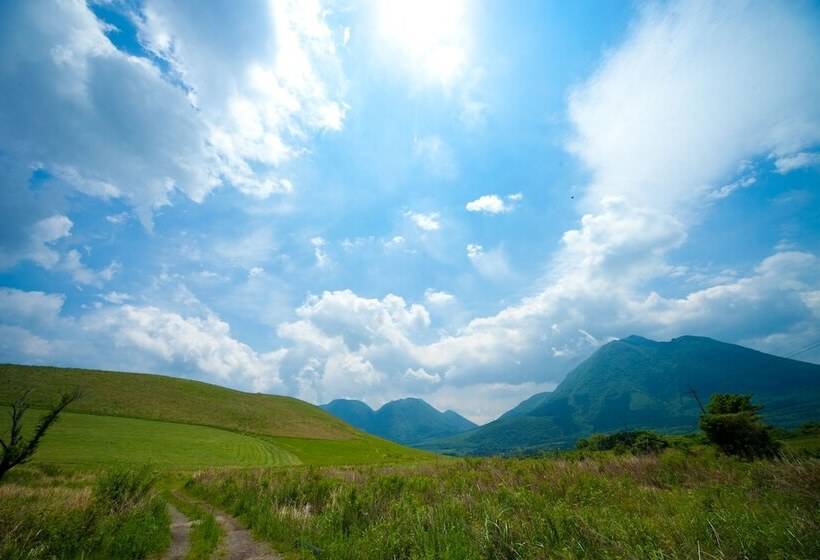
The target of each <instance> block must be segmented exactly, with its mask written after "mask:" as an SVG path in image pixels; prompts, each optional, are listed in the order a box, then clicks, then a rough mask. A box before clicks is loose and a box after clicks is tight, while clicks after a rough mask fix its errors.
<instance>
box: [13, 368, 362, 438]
mask: <svg viewBox="0 0 820 560" xmlns="http://www.w3.org/2000/svg"><path fill="white" fill-rule="evenodd" d="M74 388H79V389H80V390H81V391H82V392H83V398H82V399H80V400H78V401H77V402H75V403H72V404H71V406H69V408H68V410H69V411H70V412H85V413H90V414H100V415H104V416H126V417H131V418H146V419H150V420H165V421H169V422H180V423H186V424H199V425H202V426H214V427H217V428H223V429H228V430H235V431H239V432H248V433H254V434H261V435H267V436H291V437H304V438H320V439H348V438H352V437H357V436H358V435H359V434H360V433H359V432H358V431H357V430H356V429H355V428H353V427H352V426H350V425H348V424H345V423H344V422H342V421H341V420H339V419H337V418H335V417H334V416H331V415H330V414H328V413H326V412H325V411H323V410H322V409H320V408H319V407H317V406H313V405H311V404H308V403H306V402H304V401H300V400H299V399H294V398H291V397H280V396H272V395H262V394H253V393H244V392H242V391H235V390H233V389H227V388H225V387H219V386H217V385H209V384H207V383H202V382H199V381H191V380H188V379H179V378H176V377H166V376H164V375H151V374H144V373H121V372H110V371H96V370H86V369H70V368H55V367H41V366H21V365H9V364H3V365H0V404H11V403H12V402H13V401H14V400H15V399H16V398H17V397H18V396H19V395H20V394H22V393H23V392H24V391H26V390H31V397H30V402H31V405H32V406H34V407H39V408H45V407H47V406H49V405H50V404H51V403H53V402H54V401H56V400H57V399H58V398H59V396H60V394H62V393H64V392H66V391H71V390H73V389H74Z"/></svg>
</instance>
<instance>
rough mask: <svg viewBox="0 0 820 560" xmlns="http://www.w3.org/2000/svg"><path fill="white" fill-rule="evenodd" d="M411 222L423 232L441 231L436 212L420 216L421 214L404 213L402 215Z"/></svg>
mask: <svg viewBox="0 0 820 560" xmlns="http://www.w3.org/2000/svg"><path fill="white" fill-rule="evenodd" d="M404 215H405V216H407V217H408V218H410V221H412V222H413V223H414V224H415V225H416V227H417V228H419V229H420V230H423V231H438V230H439V229H441V221H440V217H439V214H438V212H431V213H429V214H422V213H421V212H410V211H408V212H405V214H404Z"/></svg>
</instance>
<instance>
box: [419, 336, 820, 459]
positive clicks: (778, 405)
mask: <svg viewBox="0 0 820 560" xmlns="http://www.w3.org/2000/svg"><path fill="white" fill-rule="evenodd" d="M693 391H694V393H695V394H697V395H698V396H699V398H700V399H701V400H702V401H703V402H704V403H705V402H706V401H708V399H709V396H710V395H711V394H713V393H751V394H752V395H753V397H754V400H755V402H758V403H760V404H763V405H764V407H765V408H764V409H763V415H764V417H766V419H767V420H768V421H769V422H771V423H773V424H777V425H782V426H793V425H796V424H799V423H801V422H805V421H808V420H817V419H818V418H820V366H818V365H816V364H809V363H806V362H800V361H797V360H790V359H786V358H780V357H777V356H772V355H770V354H765V353H763V352H758V351H756V350H751V349H749V348H744V347H742V346H737V345H735V344H727V343H724V342H719V341H717V340H713V339H710V338H705V337H696V336H682V337H680V338H676V339H673V340H671V341H669V342H656V341H654V340H649V339H646V338H642V337H639V336H630V337H628V338H625V339H622V340H617V341H614V342H610V343H609V344H606V345H604V346H602V347H601V348H599V349H598V350H597V351H596V352H595V353H594V354H593V355H592V356H590V357H589V358H588V359H587V360H586V361H584V362H583V363H581V364H580V365H578V366H577V367H576V368H575V369H574V370H572V371H571V372H570V373H569V374H568V375H567V377H566V378H565V379H564V381H562V382H561V384H560V385H559V386H558V387H557V388H556V389H555V391H553V392H551V393H541V394H539V395H535V396H533V397H531V398H530V399H527V400H526V401H524V402H523V403H521V404H520V405H519V406H518V407H516V408H514V409H513V410H511V411H510V412H508V413H507V414H505V415H503V416H501V417H500V418H499V419H497V420H495V421H494V422H490V423H489V424H487V425H485V426H482V427H480V428H477V429H475V430H471V431H469V432H464V433H462V434H458V435H456V436H451V437H449V438H439V439H436V440H432V441H427V442H425V443H424V446H423V447H424V448H426V449H431V450H436V451H440V452H447V453H456V454H490V453H513V452H522V451H529V450H534V449H540V448H560V447H570V446H572V445H574V443H575V441H576V440H577V439H578V438H579V437H583V436H586V435H589V434H591V433H605V432H613V431H618V430H623V429H637V428H647V429H653V430H659V431H664V432H669V433H684V432H689V431H693V430H695V429H696V428H697V421H698V416H699V406H698V404H697V402H696V400H695V398H694V397H693V395H692V392H693Z"/></svg>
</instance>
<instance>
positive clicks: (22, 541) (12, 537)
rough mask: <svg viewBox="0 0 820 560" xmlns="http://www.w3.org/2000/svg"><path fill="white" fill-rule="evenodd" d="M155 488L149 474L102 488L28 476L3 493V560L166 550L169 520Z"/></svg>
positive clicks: (119, 476) (118, 473) (108, 479)
mask: <svg viewBox="0 0 820 560" xmlns="http://www.w3.org/2000/svg"><path fill="white" fill-rule="evenodd" d="M51 470H52V471H53V470H54V469H53V468H52V469H51ZM154 482H155V479H154V475H153V474H152V473H151V472H150V471H148V470H146V469H143V470H137V471H130V470H120V469H115V470H112V471H110V472H108V473H105V474H103V475H101V476H100V477H99V478H97V479H96V480H89V479H88V478H87V477H82V476H81V477H75V476H65V475H61V474H58V473H57V472H51V473H50V475H49V474H46V473H39V474H33V473H32V471H31V470H29V471H23V472H22V473H20V474H19V475H18V476H17V477H16V478H12V479H10V481H9V483H7V484H4V485H2V486H0V559H3V560H6V559H8V560H22V559H26V560H37V559H41V558H42V559H52V558H58V559H70V558H84V559H100V560H102V559H106V560H109V559H113V558H117V559H123V560H130V559H139V558H145V557H146V556H148V555H149V554H152V553H156V552H159V551H161V550H164V549H165V548H166V547H167V546H168V544H169V538H170V537H169V530H168V525H169V518H168V513H167V512H166V509H165V502H164V500H163V499H162V498H161V497H160V496H159V495H157V494H156V493H155V492H154V490H153V487H154Z"/></svg>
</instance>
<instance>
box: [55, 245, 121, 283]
mask: <svg viewBox="0 0 820 560" xmlns="http://www.w3.org/2000/svg"><path fill="white" fill-rule="evenodd" d="M59 268H60V269H61V270H64V271H65V272H67V273H69V274H70V275H71V278H72V279H73V280H74V281H75V282H77V283H78V284H86V285H89V286H96V287H100V286H102V285H103V284H105V283H106V282H109V281H110V280H111V279H112V278H114V276H115V275H116V274H117V273H118V272H119V271H120V269H121V268H122V265H120V263H119V262H117V261H113V262H111V263H110V264H109V265H108V266H106V267H105V268H103V269H102V270H92V269H90V268H88V267H86V266H85V265H84V264H83V263H82V259H81V257H80V253H79V252H78V251H77V250H76V249H71V250H70V251H68V252H67V253H66V254H65V256H64V257H63V258H62V259H61V261H60V264H59Z"/></svg>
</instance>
